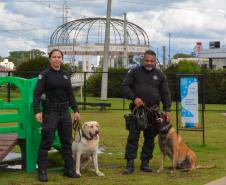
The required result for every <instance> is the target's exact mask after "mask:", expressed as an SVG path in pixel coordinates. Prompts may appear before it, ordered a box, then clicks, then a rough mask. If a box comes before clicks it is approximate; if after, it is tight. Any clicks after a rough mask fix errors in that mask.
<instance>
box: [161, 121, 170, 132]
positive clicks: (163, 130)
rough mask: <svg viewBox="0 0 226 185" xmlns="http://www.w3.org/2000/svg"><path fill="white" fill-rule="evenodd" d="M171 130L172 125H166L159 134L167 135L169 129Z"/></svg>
mask: <svg viewBox="0 0 226 185" xmlns="http://www.w3.org/2000/svg"><path fill="white" fill-rule="evenodd" d="M171 128H172V124H171V123H170V124H167V125H165V126H164V127H163V128H162V129H161V130H160V132H161V133H167V132H168V131H169V129H171Z"/></svg>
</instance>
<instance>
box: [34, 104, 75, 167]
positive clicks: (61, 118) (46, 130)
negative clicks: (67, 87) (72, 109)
mask: <svg viewBox="0 0 226 185" xmlns="http://www.w3.org/2000/svg"><path fill="white" fill-rule="evenodd" d="M56 130H57V131H58V135H59V138H60V143H61V147H62V148H61V149H62V155H63V158H64V167H65V170H69V169H72V168H73V165H74V164H73V159H72V150H71V142H72V122H71V116H70V113H69V111H68V104H67V103H58V104H50V105H49V106H48V108H47V109H45V110H44V112H43V123H42V130H41V144H40V147H39V153H38V161H37V163H38V169H39V171H41V170H46V167H47V155H48V151H49V150H50V148H51V146H52V144H53V142H54V137H55V132H56Z"/></svg>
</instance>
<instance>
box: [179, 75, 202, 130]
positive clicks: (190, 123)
mask: <svg viewBox="0 0 226 185" xmlns="http://www.w3.org/2000/svg"><path fill="white" fill-rule="evenodd" d="M180 96H181V119H182V127H187V128H198V127H199V110H198V107H199V104H198V79H197V78H196V77H183V78H180Z"/></svg>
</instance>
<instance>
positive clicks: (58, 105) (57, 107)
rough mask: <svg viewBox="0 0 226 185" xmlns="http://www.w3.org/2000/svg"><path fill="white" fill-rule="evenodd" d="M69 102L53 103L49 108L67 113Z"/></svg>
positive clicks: (50, 103)
mask: <svg viewBox="0 0 226 185" xmlns="http://www.w3.org/2000/svg"><path fill="white" fill-rule="evenodd" d="M68 105H69V104H68V102H59V103H53V102H49V108H50V110H53V111H67V110H68Z"/></svg>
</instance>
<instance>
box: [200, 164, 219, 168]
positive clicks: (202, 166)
mask: <svg viewBox="0 0 226 185" xmlns="http://www.w3.org/2000/svg"><path fill="white" fill-rule="evenodd" d="M211 168H216V164H209V165H197V166H196V169H211Z"/></svg>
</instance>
